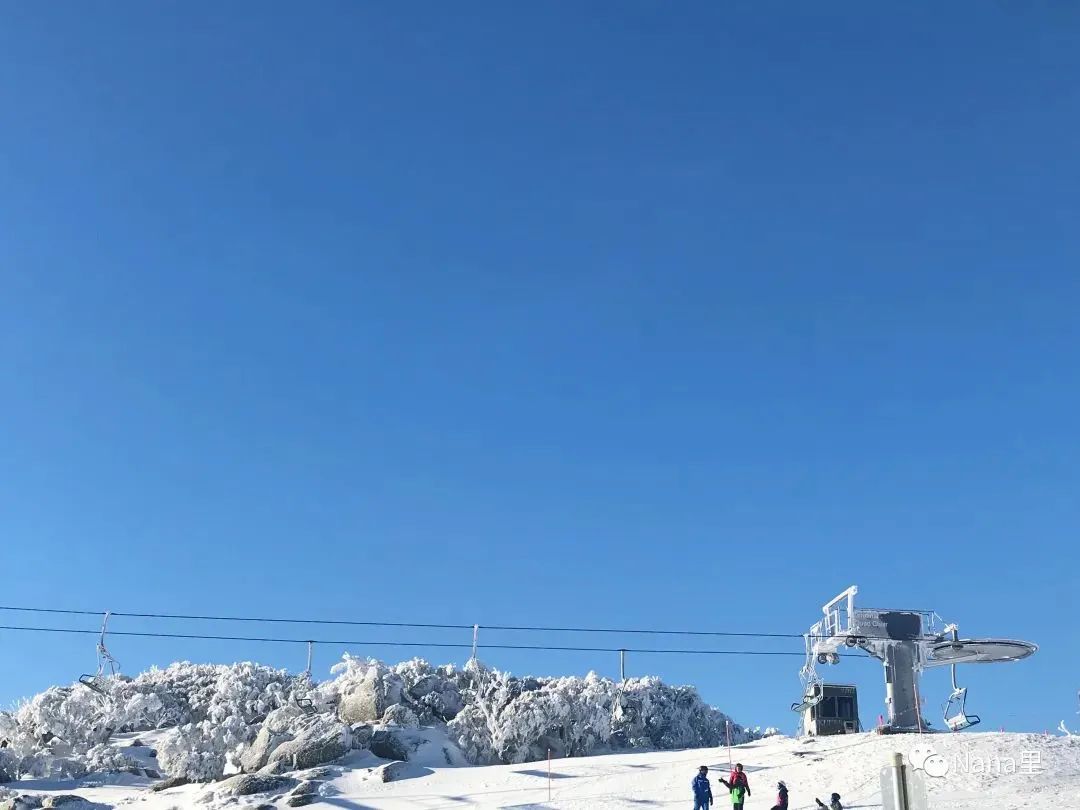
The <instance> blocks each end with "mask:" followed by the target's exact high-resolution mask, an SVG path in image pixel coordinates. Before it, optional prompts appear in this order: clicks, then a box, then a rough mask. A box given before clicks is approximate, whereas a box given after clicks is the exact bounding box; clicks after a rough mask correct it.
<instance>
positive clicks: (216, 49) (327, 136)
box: [0, 0, 1080, 730]
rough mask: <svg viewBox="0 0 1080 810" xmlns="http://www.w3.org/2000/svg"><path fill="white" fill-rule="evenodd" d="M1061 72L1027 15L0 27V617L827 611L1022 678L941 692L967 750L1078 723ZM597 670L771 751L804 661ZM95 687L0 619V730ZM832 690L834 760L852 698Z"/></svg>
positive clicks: (234, 654) (570, 657)
mask: <svg viewBox="0 0 1080 810" xmlns="http://www.w3.org/2000/svg"><path fill="white" fill-rule="evenodd" d="M1078 36H1080V7H1077V6H1076V5H1075V4H1071V3H1052V2H1046V3H986V2H954V3H948V4H940V3H927V2H920V3H908V4H904V7H903V8H902V9H901V8H894V9H891V10H885V9H882V8H869V7H868V6H867V4H865V3H858V2H837V3H826V4H822V3H814V4H800V3H781V2H761V1H760V0H753V2H749V1H748V2H723V3H717V2H703V3H692V2H681V3H674V4H673V3H662V2H629V1H627V2H547V3H531V4H527V3H505V2H491V3H473V2H464V3H445V2H432V3H421V2H410V3H356V2H331V1H330V0H326V1H325V2H319V3H314V4H312V3H308V4H299V3H295V4H283V3H267V2H259V3H255V2H235V3H226V4H220V3H209V2H201V3H200V2H196V3H192V2H160V3H141V2H111V3H106V4H86V3H76V2H58V3H9V4H7V5H6V6H5V10H4V22H3V25H2V26H0V543H2V558H0V572H2V576H3V595H2V598H0V604H5V605H24V606H27V605H29V606H39V607H42V606H47V607H62V608H78V609H89V610H99V609H100V610H104V609H110V610H115V611H172V612H181V613H207V612H212V613H243V614H257V615H270V616H305V617H328V618H353V619H362V620H389V621H415V622H451V623H457V622H461V623H466V624H469V623H473V622H480V623H481V624H484V623H487V624H497V623H527V624H556V625H562V624H589V625H600V626H609V625H618V626H629V627H674V628H694V629H717V630H750V631H766V632H801V631H803V630H804V629H805V628H806V627H807V626H808V625H809V624H810V623H811V622H812V621H814V620H815V618H816V617H817V616H818V615H819V606H820V605H821V603H822V602H824V601H825V600H827V599H828V598H830V597H831V596H833V595H834V594H835V593H837V592H839V591H840V590H842V589H843V588H844V587H846V586H847V585H849V584H852V583H857V584H859V585H860V587H861V589H862V593H863V596H864V597H865V600H864V602H863V603H864V604H874V605H878V606H884V607H913V608H934V609H936V610H937V611H938V612H940V613H941V614H942V615H943V616H945V617H946V618H947V619H950V620H955V621H958V622H960V624H961V629H962V630H963V631H964V633H965V634H966V635H976V636H979V635H1000V636H1012V637H1019V638H1028V639H1032V640H1035V641H1038V642H1040V643H1041V644H1042V645H1043V649H1042V651H1041V652H1040V653H1039V654H1038V655H1037V656H1036V657H1035V658H1033V659H1031V660H1029V661H1026V662H1024V663H1022V664H1016V665H1011V666H998V667H983V668H979V667H975V668H972V670H971V671H970V672H968V673H965V674H966V675H967V678H966V681H967V682H968V683H969V684H970V685H971V686H972V690H971V695H970V698H969V708H970V709H972V710H973V711H976V712H978V713H980V714H981V715H982V716H983V718H984V720H985V722H986V724H987V725H988V726H992V727H994V728H997V727H999V726H1005V727H1006V728H1009V729H1031V730H1042V729H1043V728H1047V727H1051V728H1052V727H1053V726H1054V725H1056V723H1057V722H1058V721H1059V720H1060V719H1062V718H1065V719H1067V720H1075V719H1076V717H1075V714H1074V712H1075V711H1076V690H1077V688H1078V687H1080V650H1078V648H1080V644H1078V638H1077V630H1076V615H1077V608H1078V607H1080V604H1078V603H1080V599H1078V598H1077V590H1078V588H1080V582H1078V581H1080V576H1078V574H1077V570H1078V568H1077V556H1078V553H1077V551H1076V544H1077V540H1076V538H1077V532H1078V529H1080V499H1078V494H1080V467H1078V465H1077V458H1078V452H1080V427H1078V422H1077V419H1078V414H1080V376H1078V372H1080V368H1078V359H1077V358H1078V351H1077V350H1078V348H1080V324H1078V320H1077V313H1078V312H1080V273H1078V268H1080V237H1078V234H1080V229H1078V227H1077V217H1078V215H1080V192H1078V189H1080V153H1078V137H1077V133H1078V129H1080V89H1078V87H1080V85H1078V83H1077V76H1078V75H1080V49H1078V48H1077V47H1076V41H1077V38H1078ZM0 623H3V624H27V625H34V624H36V625H41V624H43V623H51V624H52V625H53V626H79V627H93V626H94V625H95V620H94V619H93V618H92V617H89V618H86V619H71V618H64V617H42V616H27V615H20V614H14V613H5V614H2V615H0ZM147 628H151V629H163V630H180V631H187V632H192V631H194V632H210V633H219V634H221V633H225V634H229V633H231V634H262V633H265V632H267V631H268V630H270V631H272V633H271V634H273V635H289V636H295V637H301V638H303V637H306V636H308V635H311V636H315V637H323V638H338V639H342V638H345V639H356V640H377V639H388V638H396V639H399V640H418V641H436V640H438V641H457V642H467V641H469V638H468V636H469V634H468V633H462V632H459V633H442V632H439V631H434V630H429V631H419V630H417V631H411V632H404V631H398V632H390V631H385V630H383V631H380V630H374V629H373V630H364V629H362V628H345V629H335V628H326V629H321V630H320V629H308V628H303V627H299V628H289V627H272V628H265V627H259V626H236V625H212V624H203V625H191V624H180V623H162V624H150V623H148V622H141V623H140V622H136V621H134V620H127V621H121V620H117V622H116V623H115V629H118V630H119V629H127V630H141V629H147ZM497 640H498V641H503V642H508V643H515V642H516V643H543V642H544V641H547V642H550V643H552V644H559V645H585V646H589V645H597V644H599V645H600V646H642V645H644V644H648V645H653V646H668V647H671V646H677V647H685V646H687V645H692V646H699V647H701V648H706V647H716V648H743V647H753V648H755V649H778V650H779V649H789V650H796V651H797V650H799V649H801V644H800V643H799V642H783V641H773V642H763V641H754V640H745V641H732V642H725V641H722V640H720V641H715V642H714V641H710V640H707V639H696V640H695V639H665V638H657V639H640V638H626V639H622V638H596V637H591V636H571V635H568V634H552V635H551V636H549V637H547V638H538V637H535V636H522V635H519V634H510V633H503V634H501V635H497V634H495V633H491V632H488V633H482V634H481V642H482V643H483V642H484V641H497ZM111 647H112V650H113V652H114V654H115V655H116V657H117V658H118V659H120V661H121V663H122V664H123V667H124V670H125V671H128V672H136V671H138V670H140V669H142V668H145V667H147V666H149V665H150V664H154V663H156V664H167V663H168V662H170V661H172V660H174V659H190V660H199V661H232V660H236V659H244V658H252V657H254V658H258V659H259V660H263V661H265V662H267V663H272V664H275V665H280V666H288V667H290V668H293V669H301V668H302V667H303V650H302V649H299V648H282V647H276V646H266V645H258V644H237V643H225V642H209V641H203V642H200V641H181V640H172V641H160V640H155V641H147V640H138V639H115V640H114V641H113V642H112V644H111ZM349 649H350V650H351V651H352V652H354V653H357V654H365V653H370V654H374V655H378V656H381V657H385V658H388V659H391V660H397V659H399V658H401V657H407V656H408V655H410V654H411V653H410V652H408V651H394V650H386V649H377V648H367V649H365V648H363V647H362V646H352V647H349ZM342 651H343V648H342V647H340V646H336V647H335V646H333V645H322V646H319V647H318V648H317V649H316V660H315V664H316V669H317V670H318V671H319V672H322V673H325V672H326V671H327V668H328V667H329V666H330V665H331V663H333V661H334V660H335V659H336V658H337V657H338V656H339V655H340V654H341V652H342ZM416 652H419V653H420V654H423V655H425V656H426V657H428V658H429V659H430V660H433V661H439V662H441V661H444V660H456V661H458V662H462V661H463V660H464V659H465V658H466V654H465V653H464V652H463V651H440V650H435V649H420V650H418V651H416ZM482 657H483V658H485V660H487V661H488V662H489V663H491V664H493V665H496V666H499V667H502V668H508V669H510V670H512V671H514V672H518V673H526V672H533V673H540V674H562V673H572V672H576V673H584V672H586V671H588V670H589V669H596V670H597V671H599V672H601V673H603V674H607V675H612V674H616V673H617V660H616V657H615V656H614V655H602V654H587V653H552V652H509V651H495V650H492V651H489V652H487V653H483V654H482ZM629 664H630V672H631V674H643V673H655V674H659V675H661V676H663V677H664V678H665V679H669V680H672V681H676V682H689V683H694V684H697V685H698V686H699V688H700V689H701V692H702V693H703V695H704V696H705V697H706V698H707V699H708V700H709V701H711V702H713V703H715V704H716V705H718V706H719V707H721V708H722V709H724V710H726V711H728V712H730V713H732V714H734V716H735V717H736V719H737V720H739V721H742V722H746V723H762V724H771V725H779V726H782V727H783V728H785V729H790V728H791V727H792V726H793V722H794V716H793V715H792V714H791V712H790V711H789V710H788V708H787V707H788V706H789V704H790V703H791V702H792V701H793V700H795V699H796V698H797V697H798V694H799V690H800V685H799V681H798V678H797V670H798V667H799V665H800V660H799V659H798V658H791V659H786V658H705V657H702V658H698V657H686V656H661V655H648V656H647V655H637V656H631V660H630V662H629ZM94 666H95V656H94V639H93V638H91V637H65V636H44V635H31V634H25V633H14V632H7V631H0V701H2V702H3V703H7V702H9V701H11V700H14V699H16V698H18V697H20V696H24V695H28V694H32V693H33V692H35V691H38V690H40V689H42V688H44V687H46V686H48V685H50V684H52V683H56V682H70V681H71V680H72V679H74V678H75V677H77V676H78V675H79V674H80V673H82V672H88V671H92V670H93V668H94ZM832 674H833V673H830V675H832ZM835 678H836V679H838V680H841V681H853V682H856V683H858V684H859V685H860V687H862V688H864V690H865V691H863V692H862V701H861V702H862V706H863V716H864V720H866V721H868V722H872V721H873V719H874V718H875V717H876V714H877V713H878V712H879V711H880V710H881V708H880V702H881V698H882V693H883V687H882V685H881V673H880V669H879V667H878V666H876V665H875V664H873V663H872V662H870V661H857V660H856V661H845V662H844V663H843V664H842V665H841V667H840V668H839V669H838V670H837V671H836V673H835ZM945 680H946V679H945V677H944V673H941V672H936V673H933V674H932V676H930V677H928V678H927V681H926V686H925V687H924V693H925V694H926V696H927V703H928V714H929V715H930V717H931V718H932V719H938V714H939V709H938V704H939V702H940V701H942V700H943V699H944V697H945V694H946V692H947V687H946V682H945Z"/></svg>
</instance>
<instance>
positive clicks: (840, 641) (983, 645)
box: [791, 585, 1039, 734]
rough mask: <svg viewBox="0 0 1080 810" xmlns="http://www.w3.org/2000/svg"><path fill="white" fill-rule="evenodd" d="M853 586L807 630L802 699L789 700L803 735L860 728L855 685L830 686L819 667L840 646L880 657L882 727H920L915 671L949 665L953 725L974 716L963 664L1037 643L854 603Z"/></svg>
mask: <svg viewBox="0 0 1080 810" xmlns="http://www.w3.org/2000/svg"><path fill="white" fill-rule="evenodd" d="M858 592H859V589H858V588H857V587H855V586H854V585H853V586H851V587H850V588H848V589H847V590H846V591H844V592H843V593H841V594H840V595H838V596H837V597H836V598H835V599H833V600H831V601H829V602H826V603H825V604H824V605H823V606H822V608H821V610H822V613H823V614H824V615H823V616H822V618H821V619H820V620H819V621H818V622H817V623H815V624H814V625H813V626H811V627H810V629H809V630H808V631H807V632H806V633H805V635H804V638H805V640H806V663H805V664H804V665H803V668H802V670H801V672H800V675H801V676H802V680H803V685H804V689H803V698H802V701H801V702H799V703H794V704H792V707H791V708H792V710H794V711H796V712H798V713H799V714H800V715H801V716H802V721H801V730H802V733H804V734H844V733H849V732H852V731H858V730H859V721H858V702H857V697H856V694H855V687H854V686H846V685H839V684H827V683H825V682H824V679H823V678H822V677H821V676H820V675H819V674H818V672H817V668H818V666H831V665H836V664H839V663H840V658H841V651H842V650H847V651H850V652H863V653H866V654H867V655H869V656H870V657H871V658H876V659H877V660H878V661H880V662H881V663H882V666H883V669H884V674H885V707H886V712H887V723H886V726H885V729H884V730H886V731H896V732H904V731H919V730H925V729H926V728H927V727H928V725H927V722H926V718H924V717H923V716H922V709H921V699H920V693H919V675H920V674H921V673H922V671H923V670H924V669H928V668H931V667H944V666H947V667H950V668H951V672H952V691H951V692H950V693H949V696H948V700H947V701H946V702H945V706H944V721H945V725H946V727H947V728H948V729H949V730H950V731H961V730H963V729H965V728H969V727H971V726H974V725H975V724H977V723H978V722H979V716H978V715H977V714H969V713H968V710H967V688H966V687H962V686H960V685H959V684H958V683H957V678H956V676H957V672H956V668H957V666H958V665H960V664H996V663H1003V662H1006V661H1019V660H1020V659H1022V658H1027V657H1028V656H1030V655H1033V654H1034V653H1035V652H1036V651H1037V650H1038V649H1039V648H1038V645H1036V644H1033V643H1031V642H1030V641H1016V640H1014V639H1001V638H983V639H972V638H961V637H960V633H959V630H958V628H957V625H955V624H945V623H944V622H942V620H941V617H940V616H938V615H937V613H935V612H934V611H930V610H890V609H881V608H864V607H859V608H856V607H855V596H856V594H858Z"/></svg>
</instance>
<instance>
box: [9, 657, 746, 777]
mask: <svg viewBox="0 0 1080 810" xmlns="http://www.w3.org/2000/svg"><path fill="white" fill-rule="evenodd" d="M331 674H332V675H333V677H332V678H331V679H329V680H327V681H323V682H321V683H312V682H311V681H310V679H309V678H307V677H306V676H304V677H294V676H290V675H289V674H288V673H287V672H285V671H284V670H276V669H272V668H270V667H264V666H260V665H257V664H252V663H242V664H233V665H229V666H223V665H196V664H188V663H179V664H173V665H172V666H169V667H167V668H165V669H152V670H150V671H148V672H145V673H143V674H142V675H139V676H138V677H136V678H122V677H113V678H109V679H106V680H105V681H103V682H101V683H100V684H99V687H100V690H93V689H89V688H87V687H85V686H82V685H76V686H73V687H62V688H61V687H54V688H52V689H48V690H46V691H45V692H42V693H41V694H40V695H37V696H35V697H34V698H32V699H31V700H29V701H26V702H25V703H24V704H23V705H21V706H20V707H19V708H18V709H17V710H15V711H14V712H13V713H0V742H2V743H3V746H2V747H0V751H2V752H4V753H3V754H0V779H2V778H4V776H5V775H9V774H14V773H24V774H25V773H34V774H38V775H41V776H59V775H78V774H80V773H85V772H86V771H87V770H93V771H102V770H124V769H128V768H131V767H134V766H133V764H132V763H131V762H130V760H129V759H128V758H127V757H125V756H124V755H123V753H122V752H118V751H117V749H115V748H114V747H111V746H109V745H108V742H109V739H110V737H111V736H112V735H114V734H117V733H120V732H139V731H147V730H152V729H170V731H169V733H168V734H167V735H166V736H165V738H164V739H163V740H162V741H161V742H160V743H159V744H158V746H157V748H158V764H159V766H160V768H161V769H162V770H163V771H164V772H165V773H167V774H168V775H170V776H183V777H186V778H188V779H191V780H197V781H206V780H212V779H217V778H220V777H221V776H222V774H223V773H224V772H225V771H226V769H227V768H228V767H230V766H235V767H238V768H244V769H247V770H251V769H257V768H258V767H261V766H262V765H263V764H265V763H266V762H267V761H268V760H269V759H270V758H272V756H273V752H274V751H275V750H276V749H277V747H279V746H285V745H292V746H293V747H295V746H296V745H298V744H300V743H301V742H302V740H300V739H298V738H299V737H301V736H302V735H303V734H305V733H309V732H310V731H311V729H312V728H316V727H317V728H320V729H323V730H325V732H326V734H325V735H324V736H326V737H327V739H331V738H333V739H337V735H338V734H339V729H340V730H341V732H340V733H341V738H342V739H349V740H350V741H351V744H352V745H357V744H366V741H368V740H371V739H372V733H373V727H380V726H381V727H383V728H389V729H393V728H398V729H399V730H405V729H408V728H412V727H415V726H417V725H425V726H443V727H445V728H446V731H447V736H448V737H449V738H450V740H451V744H456V745H457V747H458V748H460V750H461V752H462V756H463V757H464V759H466V760H467V761H469V762H472V763H476V764H487V763H498V762H503V763H513V762H525V761H528V760H535V759H541V758H543V757H545V756H546V755H547V752H548V750H549V749H550V751H551V752H552V753H553V754H554V755H556V756H559V757H566V756H583V755H587V754H593V753H598V752H603V751H618V750H626V749H635V748H656V749H665V748H681V747H691V746H713V745H717V744H719V743H721V742H722V741H723V740H724V738H725V733H726V732H727V731H728V728H729V726H728V723H729V718H728V717H727V716H726V715H724V714H723V713H721V712H719V711H717V710H716V709H713V708H711V707H710V706H708V705H706V704H705V703H704V702H702V700H701V698H700V697H699V696H698V694H697V692H696V691H695V690H694V689H692V688H690V687H685V686H668V685H666V684H664V683H662V682H661V681H660V680H658V679H656V678H639V679H632V680H628V681H625V682H623V683H616V682H614V681H611V680H609V679H606V678H600V677H599V676H597V675H595V674H592V673H590V674H589V675H588V676H586V677H584V678H578V677H566V678H530V677H525V678H518V677H514V676H512V675H509V674H507V673H503V672H499V671H497V670H493V669H489V668H488V667H485V666H484V665H482V664H480V663H479V662H477V661H471V662H470V663H469V664H468V665H467V666H466V667H465V668H464V669H457V668H455V667H453V666H443V667H434V666H432V665H430V664H428V663H427V662H426V661H423V660H420V659H414V660H412V661H406V662H403V663H400V664H397V665H394V666H389V665H387V664H384V663H382V662H380V661H375V660H372V659H362V658H358V657H354V656H350V655H346V656H344V657H343V659H342V661H341V662H340V663H339V664H337V665H336V666H335V667H334V668H333V669H332V671H331ZM313 714H314V715H315V716H312V715H313ZM346 725H352V726H353V728H354V732H355V733H353V732H350V731H349V730H348V729H347V728H345V726H346ZM730 731H731V734H732V741H733V742H739V741H742V740H745V739H747V738H748V736H750V734H751V733H750V732H747V731H746V730H744V729H743V728H742V727H741V726H738V725H736V724H733V723H732V724H731V725H730ZM335 745H337V743H335ZM329 748H331V749H332V748H334V746H330V747H329ZM282 750H283V751H284V750H285V749H284V748H283V749H282ZM291 750H292V749H291V748H290V751H291ZM334 750H337V749H334ZM448 756H449V755H448ZM8 778H11V777H10V776H8Z"/></svg>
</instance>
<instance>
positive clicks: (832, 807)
mask: <svg viewBox="0 0 1080 810" xmlns="http://www.w3.org/2000/svg"><path fill="white" fill-rule="evenodd" d="M814 801H815V802H817V806H818V807H823V808H825V810H844V805H842V804H840V794H839V793H834V794H833V795H832V796H830V797H829V803H828V804H825V802H823V801H822V800H821V799H818V798H816V797H815V798H814Z"/></svg>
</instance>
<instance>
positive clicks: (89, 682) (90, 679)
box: [79, 675, 108, 697]
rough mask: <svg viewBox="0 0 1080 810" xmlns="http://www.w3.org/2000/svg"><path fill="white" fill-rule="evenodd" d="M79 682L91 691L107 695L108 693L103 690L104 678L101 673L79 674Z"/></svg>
mask: <svg viewBox="0 0 1080 810" xmlns="http://www.w3.org/2000/svg"><path fill="white" fill-rule="evenodd" d="M79 683H81V684H82V685H83V686H85V687H86V688H87V689H89V690H90V691H92V692H97V693H98V694H99V695H103V696H105V697H108V693H107V692H106V691H105V684H104V678H102V677H101V675H80V676H79Z"/></svg>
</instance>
